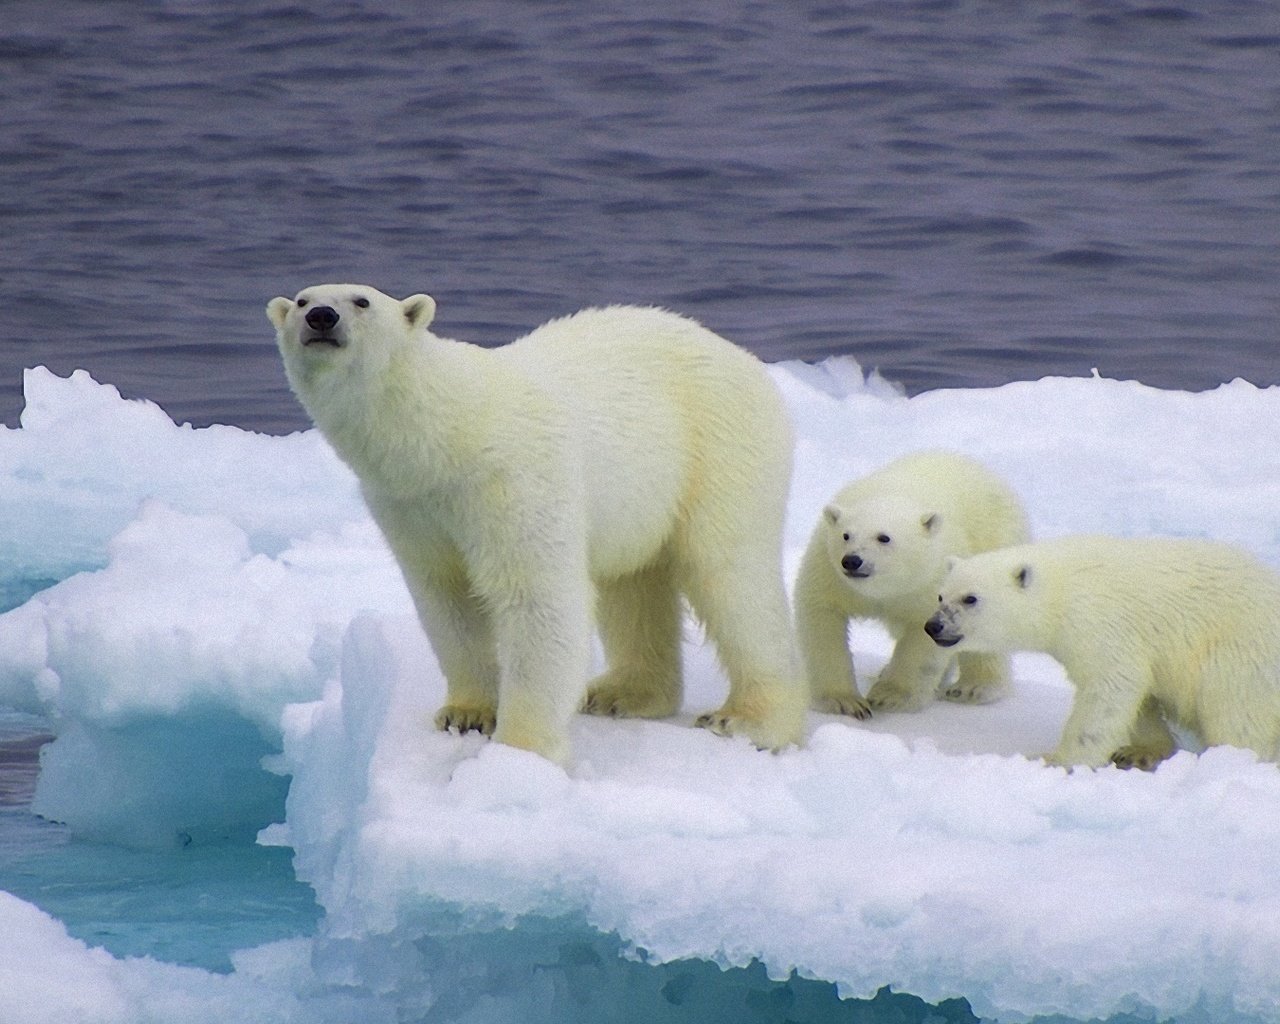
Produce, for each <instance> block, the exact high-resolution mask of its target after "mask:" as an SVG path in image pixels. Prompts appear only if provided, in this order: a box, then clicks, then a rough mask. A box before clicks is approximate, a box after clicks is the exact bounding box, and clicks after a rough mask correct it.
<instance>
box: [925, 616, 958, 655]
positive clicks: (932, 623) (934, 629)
mask: <svg viewBox="0 0 1280 1024" xmlns="http://www.w3.org/2000/svg"><path fill="white" fill-rule="evenodd" d="M924 631H925V632H926V633H928V634H929V636H930V637H931V638H932V639H933V642H934V643H935V644H937V645H938V646H939V647H954V646H955V645H956V644H958V643H959V642H960V641H961V640H963V639H964V634H963V633H953V632H951V631H950V630H949V629H948V628H947V624H946V622H945V621H944V620H943V618H942V613H941V612H939V613H938V614H936V615H934V616H933V617H932V618H931V619H929V621H928V622H926V623H925V624H924Z"/></svg>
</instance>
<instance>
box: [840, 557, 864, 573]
mask: <svg viewBox="0 0 1280 1024" xmlns="http://www.w3.org/2000/svg"><path fill="white" fill-rule="evenodd" d="M840 568H841V569H843V570H844V571H845V572H857V571H858V570H859V569H861V568H862V556H861V555H845V556H844V558H842V559H840Z"/></svg>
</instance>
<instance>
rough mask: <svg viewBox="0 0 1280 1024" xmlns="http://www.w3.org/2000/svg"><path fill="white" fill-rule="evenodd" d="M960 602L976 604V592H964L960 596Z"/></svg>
mask: <svg viewBox="0 0 1280 1024" xmlns="http://www.w3.org/2000/svg"><path fill="white" fill-rule="evenodd" d="M960 603H961V604H967V605H975V604H977V603H978V595H977V594H965V595H964V597H962V598H960Z"/></svg>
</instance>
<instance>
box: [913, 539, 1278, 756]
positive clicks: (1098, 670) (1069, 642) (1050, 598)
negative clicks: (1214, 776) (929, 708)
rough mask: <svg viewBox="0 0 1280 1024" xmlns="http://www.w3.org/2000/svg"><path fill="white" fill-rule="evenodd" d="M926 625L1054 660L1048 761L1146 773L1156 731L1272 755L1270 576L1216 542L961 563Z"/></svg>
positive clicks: (1043, 552) (977, 645)
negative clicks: (1072, 695)
mask: <svg viewBox="0 0 1280 1024" xmlns="http://www.w3.org/2000/svg"><path fill="white" fill-rule="evenodd" d="M930 629H931V630H933V631H934V632H936V633H937V634H938V640H939V642H942V643H951V644H954V647H952V648H951V649H953V650H973V651H1000V652H1009V651H1017V650H1034V651H1043V652H1045V653H1047V654H1050V655H1052V656H1053V657H1054V658H1056V659H1057V660H1058V661H1059V662H1061V663H1062V665H1063V667H1064V668H1065V669H1066V671H1067V674H1068V676H1069V677H1070V679H1071V681H1072V683H1073V684H1074V685H1075V688H1076V699H1075V703H1074V705H1073V707H1072V710H1071V715H1070V716H1069V718H1068V720H1067V723H1066V727H1065V728H1064V730H1063V734H1062V740H1061V742H1060V743H1059V745H1058V749H1057V750H1056V751H1055V752H1054V753H1053V754H1052V755H1050V757H1049V760H1050V761H1051V762H1052V763H1055V764H1064V765H1070V764H1080V765H1101V764H1106V763H1107V762H1108V761H1115V762H1116V763H1117V764H1120V765H1122V766H1124V767H1129V766H1132V765H1137V766H1140V767H1151V766H1153V765H1155V764H1156V763H1157V762H1159V761H1160V760H1162V759H1163V758H1165V757H1168V756H1169V755H1170V754H1171V753H1172V752H1173V750H1174V740H1173V737H1172V736H1171V734H1170V732H1169V730H1168V728H1167V727H1166V724H1165V722H1166V721H1168V722H1172V723H1174V724H1177V725H1180V726H1182V727H1183V728H1185V729H1187V730H1190V731H1192V732H1195V733H1197V734H1198V735H1199V737H1200V738H1201V739H1203V740H1204V741H1205V742H1206V743H1209V744H1230V745H1232V746H1239V747H1249V748H1251V749H1253V750H1255V751H1256V752H1257V753H1258V754H1260V755H1261V756H1262V757H1264V758H1268V759H1275V758H1276V756H1277V754H1280V746H1278V744H1280V576H1277V574H1276V573H1275V572H1273V571H1272V570H1271V569H1269V568H1267V567H1266V566H1264V565H1262V564H1261V563H1259V562H1258V561H1257V560H1255V559H1254V558H1253V557H1252V556H1251V555H1249V554H1247V553H1245V552H1243V551H1239V550H1237V549H1235V548H1232V547H1229V546H1227V545H1224V544H1217V543H1213V542H1209V541H1201V540H1175V539H1170V538H1138V539H1121V538H1115V537H1098V536H1077V537H1063V538H1060V539H1057V540H1051V541H1044V542H1041V543H1039V544H1029V545H1024V546H1020V547H1014V548H1009V549H1007V550H1004V551H996V552H992V553H990V554H983V555H978V556H976V557H973V558H969V559H963V560H960V561H959V562H957V563H956V564H955V565H954V566H953V567H952V569H951V571H950V572H949V574H948V576H947V579H946V581H945V583H944V586H943V589H942V596H941V599H940V604H939V606H938V611H937V613H936V615H935V616H934V617H933V618H932V619H931V620H930Z"/></svg>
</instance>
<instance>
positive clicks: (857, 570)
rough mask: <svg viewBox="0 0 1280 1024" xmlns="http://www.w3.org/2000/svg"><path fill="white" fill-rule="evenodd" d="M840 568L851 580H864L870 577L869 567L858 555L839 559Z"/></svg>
mask: <svg viewBox="0 0 1280 1024" xmlns="http://www.w3.org/2000/svg"><path fill="white" fill-rule="evenodd" d="M840 568H841V569H842V570H843V571H844V574H845V575H846V576H848V577H849V578H850V579H852V580H865V579H866V578H867V577H868V576H870V575H871V566H869V565H868V564H867V563H866V562H864V561H863V560H862V557H861V556H860V555H845V556H844V558H842V559H840Z"/></svg>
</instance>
